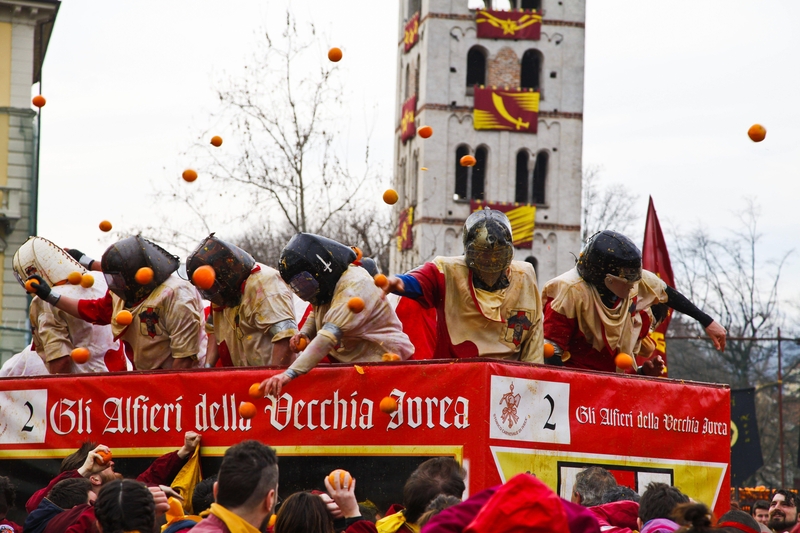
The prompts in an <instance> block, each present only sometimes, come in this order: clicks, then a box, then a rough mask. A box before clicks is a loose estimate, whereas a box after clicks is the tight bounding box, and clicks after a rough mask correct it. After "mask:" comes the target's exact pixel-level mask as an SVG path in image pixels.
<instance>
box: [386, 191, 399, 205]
mask: <svg viewBox="0 0 800 533" xmlns="http://www.w3.org/2000/svg"><path fill="white" fill-rule="evenodd" d="M399 198H400V196H398V195H397V191H396V190H394V189H386V192H384V193H383V201H384V202H386V203H387V204H389V205H394V204H396V203H397V200H398V199H399Z"/></svg>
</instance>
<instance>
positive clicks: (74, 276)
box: [67, 272, 83, 285]
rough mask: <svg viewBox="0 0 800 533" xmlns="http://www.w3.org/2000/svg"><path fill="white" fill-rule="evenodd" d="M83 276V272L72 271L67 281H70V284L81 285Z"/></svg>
mask: <svg viewBox="0 0 800 533" xmlns="http://www.w3.org/2000/svg"><path fill="white" fill-rule="evenodd" d="M82 277H83V274H81V273H80V272H70V273H69V276H67V281H69V284H70V285H79V284H80V282H81V278H82Z"/></svg>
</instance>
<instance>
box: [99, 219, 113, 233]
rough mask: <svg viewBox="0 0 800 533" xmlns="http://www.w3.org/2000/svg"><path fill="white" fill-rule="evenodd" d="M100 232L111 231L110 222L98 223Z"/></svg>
mask: <svg viewBox="0 0 800 533" xmlns="http://www.w3.org/2000/svg"><path fill="white" fill-rule="evenodd" d="M100 231H111V222H109V221H108V220H103V221H101V222H100Z"/></svg>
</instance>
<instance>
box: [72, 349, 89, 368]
mask: <svg viewBox="0 0 800 533" xmlns="http://www.w3.org/2000/svg"><path fill="white" fill-rule="evenodd" d="M70 357H72V360H73V361H75V362H76V363H77V364H79V365H82V364H83V363H85V362H87V361H88V360H89V358H90V357H91V354H89V350H87V349H86V348H75V349H74V350H72V353H71V354H70Z"/></svg>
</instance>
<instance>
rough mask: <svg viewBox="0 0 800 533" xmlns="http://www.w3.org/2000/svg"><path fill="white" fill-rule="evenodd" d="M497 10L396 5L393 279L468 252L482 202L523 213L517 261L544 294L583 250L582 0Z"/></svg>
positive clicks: (514, 4)
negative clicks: (467, 232) (466, 235)
mask: <svg viewBox="0 0 800 533" xmlns="http://www.w3.org/2000/svg"><path fill="white" fill-rule="evenodd" d="M498 3H499V1H498V0H494V4H495V5H494V6H493V5H492V3H491V0H484V1H477V0H400V16H399V29H400V33H399V39H398V40H399V47H398V61H397V72H398V76H397V121H396V124H397V130H396V136H395V151H394V153H395V172H394V187H395V189H396V190H397V191H398V193H399V197H400V199H399V201H398V202H397V204H395V216H396V217H397V220H398V221H399V222H398V226H399V229H398V235H399V237H398V246H397V247H393V250H392V256H391V266H392V271H393V272H402V271H406V270H408V269H410V268H413V267H415V266H417V265H419V264H421V263H423V262H425V261H428V260H430V259H432V258H433V257H435V256H437V255H459V254H462V253H463V245H462V227H463V223H464V221H465V219H466V218H467V216H469V214H470V212H472V211H473V210H474V209H476V208H479V207H480V205H485V204H486V203H488V204H489V205H502V206H503V209H504V210H511V209H516V208H518V207H524V208H527V209H522V210H520V211H518V212H515V214H516V213H523V214H524V215H525V217H530V221H529V223H526V224H527V228H526V230H525V232H527V233H526V234H527V236H526V237H525V236H523V237H522V238H521V239H519V240H521V241H523V242H520V243H519V246H518V247H517V248H515V257H514V258H515V259H517V260H528V261H530V262H531V263H533V264H534V266H535V268H536V271H537V275H538V277H539V283H540V286H541V285H542V284H543V283H544V282H545V281H547V280H548V279H550V278H553V277H555V276H557V275H559V274H560V273H562V272H564V271H566V270H568V269H570V268H572V266H573V265H574V262H575V259H574V258H573V256H572V254H573V253H574V254H576V255H577V253H578V252H579V250H580V244H581V243H580V220H581V152H582V135H583V83H584V81H583V80H584V32H585V1H584V0H505V1H504V4H505V5H502V6H501V5H498ZM479 26H480V27H479ZM425 125H427V126H430V127H432V128H433V134H432V135H431V136H430V137H429V138H422V137H421V135H420V134H419V133H420V132H419V131H418V130H419V128H420V127H422V126H425ZM421 133H425V132H424V131H423V132H421ZM465 155H471V156H473V157H474V158H475V165H474V166H472V167H467V166H463V165H461V164H460V160H461V159H462V157H463V156H465ZM478 201H480V202H482V204H479V203H478ZM532 208H535V209H532ZM509 217H510V218H512V214H511V213H510V212H509ZM515 218H516V217H515ZM513 221H514V218H512V222H513ZM523 226H525V224H523ZM531 226H532V227H533V230H532V232H530V229H531ZM514 233H515V235H514V238H515V245H517V244H518V243H517V241H518V235H517V233H518V230H517V228H515V230H514ZM522 233H524V232H523V231H522V230H520V236H522Z"/></svg>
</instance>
